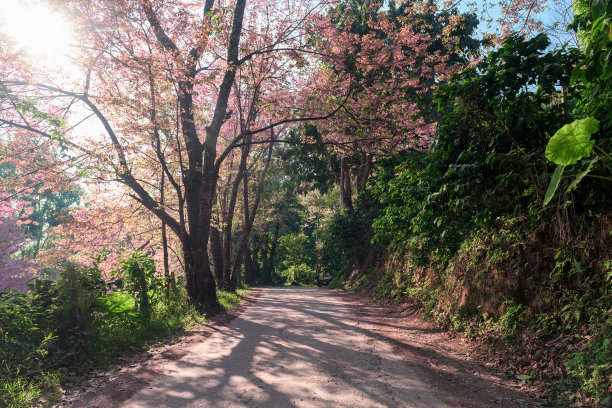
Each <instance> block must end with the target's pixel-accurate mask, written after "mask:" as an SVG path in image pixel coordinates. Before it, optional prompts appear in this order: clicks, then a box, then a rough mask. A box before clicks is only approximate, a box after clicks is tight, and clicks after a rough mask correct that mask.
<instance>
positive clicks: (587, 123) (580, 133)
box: [546, 117, 599, 165]
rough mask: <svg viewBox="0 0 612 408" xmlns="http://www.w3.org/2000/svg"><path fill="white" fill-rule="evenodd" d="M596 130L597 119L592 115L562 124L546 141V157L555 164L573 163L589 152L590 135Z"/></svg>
mask: <svg viewBox="0 0 612 408" xmlns="http://www.w3.org/2000/svg"><path fill="white" fill-rule="evenodd" d="M598 130H599V121H598V120H597V119H595V118H593V117H588V118H586V119H578V120H575V121H574V122H572V123H570V124H567V125H565V126H563V127H562V128H561V129H559V130H558V131H557V133H555V134H554V136H553V137H551V138H550V140H549V141H548V145H546V158H547V159H548V160H550V161H552V162H554V163H556V164H562V165H568V164H575V163H576V162H577V161H578V160H580V159H582V158H583V157H586V156H588V155H590V154H591V151H592V150H593V144H594V142H593V141H592V140H591V135H592V134H593V133H595V132H597V131H598Z"/></svg>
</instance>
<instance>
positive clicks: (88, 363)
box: [0, 265, 248, 408]
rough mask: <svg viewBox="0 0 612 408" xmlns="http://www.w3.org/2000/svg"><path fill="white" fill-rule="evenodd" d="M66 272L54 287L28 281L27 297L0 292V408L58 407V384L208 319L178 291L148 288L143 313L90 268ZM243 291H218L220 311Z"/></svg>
mask: <svg viewBox="0 0 612 408" xmlns="http://www.w3.org/2000/svg"><path fill="white" fill-rule="evenodd" d="M71 268H72V273H64V275H63V276H62V278H61V279H59V280H58V281H55V282H52V281H34V282H33V283H32V284H31V285H30V291H29V293H23V292H14V291H11V292H9V291H5V292H0V318H1V319H0V322H1V324H0V406H2V407H7V408H21V407H29V406H32V405H36V404H51V403H53V402H56V401H57V400H58V399H59V398H60V397H61V393H60V389H61V386H62V384H64V383H66V382H70V381H73V379H74V378H75V377H80V376H84V375H87V373H88V372H91V371H92V370H94V369H100V368H104V367H108V366H109V365H110V364H111V363H113V362H114V361H116V359H117V357H118V356H120V355H125V354H132V353H135V352H137V351H139V350H143V349H145V348H146V347H148V346H150V345H152V344H153V343H155V342H157V341H159V340H161V339H163V338H167V337H170V336H173V335H175V334H177V333H178V332H180V331H181V330H183V329H185V328H187V327H190V326H193V325H198V324H202V323H204V322H206V320H207V318H208V317H210V316H207V315H204V314H201V313H199V312H198V311H197V310H196V308H195V307H193V306H192V305H191V304H190V303H189V302H188V301H187V295H186V293H185V290H184V289H177V290H176V291H173V290H167V289H166V288H165V287H164V286H154V285H151V286H149V287H148V288H147V289H148V290H147V292H148V296H149V299H148V306H147V308H148V309H147V310H146V312H145V311H143V309H142V302H139V298H140V296H141V295H140V293H139V292H138V291H136V292H132V293H130V292H128V291H125V290H121V289H120V288H119V287H118V286H117V282H116V280H114V281H105V280H103V279H102V275H101V273H100V271H99V270H97V269H96V268H95V267H94V268H88V267H78V268H77V267H74V265H73V266H72V267H71ZM179 287H182V285H179ZM247 292H248V289H246V288H243V289H238V290H237V292H236V293H228V292H222V291H217V297H218V301H219V304H220V307H221V308H220V309H221V310H224V309H227V308H230V307H232V306H235V305H236V304H238V303H239V302H240V301H241V299H242V298H244V296H245V295H246V293H247Z"/></svg>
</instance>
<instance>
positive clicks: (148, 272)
mask: <svg viewBox="0 0 612 408" xmlns="http://www.w3.org/2000/svg"><path fill="white" fill-rule="evenodd" d="M113 275H114V276H118V279H117V280H116V281H115V284H116V285H117V286H118V287H119V288H121V289H122V290H124V291H126V292H127V293H129V294H130V295H132V296H134V297H135V298H136V299H137V301H138V308H139V310H140V313H142V314H143V316H145V317H147V316H148V315H149V314H150V308H151V304H152V303H153V304H155V303H157V302H159V301H160V300H161V299H162V296H163V288H164V285H163V282H162V280H161V279H160V278H159V277H157V268H156V265H155V261H154V260H153V259H152V258H149V257H147V256H145V255H144V254H142V253H141V252H134V253H133V254H131V255H130V256H129V257H128V258H125V259H122V260H120V261H119V269H118V270H116V271H114V272H113Z"/></svg>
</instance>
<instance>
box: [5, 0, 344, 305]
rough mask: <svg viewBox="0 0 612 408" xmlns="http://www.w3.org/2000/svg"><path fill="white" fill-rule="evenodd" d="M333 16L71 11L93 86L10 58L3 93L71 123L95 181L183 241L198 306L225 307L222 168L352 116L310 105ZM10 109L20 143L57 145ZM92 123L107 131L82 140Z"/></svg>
mask: <svg viewBox="0 0 612 408" xmlns="http://www.w3.org/2000/svg"><path fill="white" fill-rule="evenodd" d="M331 3H333V2H332V1H322V0H316V1H315V0H306V1H303V0H300V1H298V0H291V1H287V2H274V3H270V2H263V1H252V2H247V1H246V0H235V1H228V2H214V1H212V0H206V1H204V2H192V1H187V0H171V1H160V0H138V1H136V0H135V1H124V2H116V1H100V2H90V1H82V0H70V1H66V2H63V3H62V4H61V7H63V9H64V11H65V12H66V13H67V14H68V15H70V16H71V18H72V20H73V21H74V24H75V26H76V27H77V30H78V32H79V36H80V38H79V40H78V42H79V44H80V45H81V48H80V53H79V55H78V56H77V57H76V60H77V62H78V69H79V72H80V75H77V76H76V77H75V76H74V75H73V76H70V77H69V76H64V77H57V76H51V75H47V74H46V73H45V72H40V71H37V70H36V67H35V66H34V67H33V66H31V65H30V66H28V67H27V69H23V68H24V67H23V66H22V65H20V64H18V63H16V62H15V60H14V59H11V58H2V60H1V63H2V65H3V66H2V69H1V70H0V72H1V74H0V81H2V84H3V86H4V87H6V88H7V89H8V90H9V91H10V92H11V93H12V94H19V95H22V96H28V98H30V100H36V102H37V106H38V108H39V109H40V110H41V111H44V112H45V114H48V115H50V116H52V117H61V118H64V123H65V124H66V126H63V127H62V128H61V129H60V132H61V136H62V140H63V141H64V143H65V145H66V146H67V148H68V149H69V151H70V152H71V154H72V155H74V156H76V157H79V158H80V160H79V165H80V166H81V167H82V168H84V169H87V173H88V174H87V175H88V177H90V178H92V179H95V180H97V181H98V182H100V183H106V182H109V183H115V184H118V185H121V186H122V188H123V189H125V190H124V191H125V192H126V195H127V196H129V198H130V199H132V200H134V201H135V202H136V203H138V204H139V205H140V206H141V207H142V208H143V209H146V210H147V211H148V212H150V213H151V214H153V215H154V216H155V217H157V219H158V220H159V221H160V222H161V223H162V225H163V226H165V227H166V228H167V229H168V230H169V231H171V232H172V233H173V234H174V235H175V236H176V238H177V239H178V241H179V242H180V253H181V254H182V255H181V256H182V263H183V266H184V269H185V276H186V283H187V291H188V294H189V296H190V298H191V299H192V300H193V301H194V302H195V303H197V304H200V305H203V306H210V307H215V306H216V305H217V301H216V293H215V280H214V277H213V275H212V273H211V269H210V262H209V255H208V242H209V235H210V226H211V219H212V209H213V202H214V199H215V192H216V186H217V181H218V177H219V172H220V171H221V166H222V164H223V162H224V160H225V159H226V158H227V156H228V155H229V154H230V152H231V151H232V150H234V149H236V148H242V147H243V146H244V145H248V144H251V143H255V142H257V143H262V144H270V142H271V141H272V142H273V141H274V137H273V136H272V135H273V134H275V132H274V129H277V128H278V127H279V126H281V125H287V124H289V123H292V122H296V121H304V120H308V119H319V118H322V117H327V116H329V115H330V113H332V112H333V111H334V110H335V109H337V108H338V106H336V107H331V108H330V109H329V110H327V109H324V110H321V109H317V111H316V112H313V110H312V109H304V108H303V107H301V106H298V105H297V96H296V95H298V94H299V93H300V92H301V89H302V88H303V86H304V79H305V78H308V77H309V75H302V72H305V71H306V70H307V68H308V64H309V63H312V58H310V57H309V56H310V55H314V53H315V52H316V44H314V43H312V42H311V41H310V39H309V37H308V36H307V35H306V32H307V29H308V28H309V27H310V26H311V25H312V21H313V20H314V19H321V18H322V16H323V15H324V13H325V11H326V9H327V7H328V6H329V5H330V4H331ZM8 54H10V50H8V51H6V50H5V51H4V55H8ZM1 103H2V107H1V108H0V124H1V125H2V126H3V128H4V129H5V130H6V131H7V132H17V131H18V130H27V131H29V132H32V133H36V134H38V135H40V136H41V137H43V138H47V139H48V140H57V138H56V137H55V135H54V133H53V132H52V130H53V129H54V123H49V122H48V121H44V120H42V119H40V118H38V119H37V118H36V117H35V115H33V114H31V113H30V114H27V113H26V114H25V115H24V114H23V113H22V112H19V111H18V110H15V109H14V107H13V109H11V104H10V101H9V100H8V99H7V98H3V101H2V102H1ZM337 105H339V104H337ZM330 106H333V104H330ZM251 107H252V108H251ZM89 116H91V118H93V119H95V120H96V121H97V124H98V125H97V130H96V131H87V132H80V131H79V130H80V129H81V128H79V127H78V126H77V127H74V124H78V123H80V121H81V120H82V119H84V118H85V117H89ZM162 175H163V179H164V180H165V181H164V187H163V188H161V181H160V180H161V179H162V177H161V176H162ZM115 188H116V187H115ZM162 192H163V196H164V199H163V200H162V199H161V197H162ZM77 238H78V237H77ZM84 245H86V241H85V243H84Z"/></svg>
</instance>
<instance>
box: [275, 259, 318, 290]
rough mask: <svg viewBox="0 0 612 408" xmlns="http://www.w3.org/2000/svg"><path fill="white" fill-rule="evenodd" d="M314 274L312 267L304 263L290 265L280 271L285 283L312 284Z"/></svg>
mask: <svg viewBox="0 0 612 408" xmlns="http://www.w3.org/2000/svg"><path fill="white" fill-rule="evenodd" d="M315 275H316V272H315V271H314V269H312V268H311V267H309V266H308V265H306V264H304V263H302V264H299V265H291V266H290V267H288V268H287V269H284V270H283V271H281V276H282V277H283V278H285V284H286V285H312V284H313V283H314V281H315Z"/></svg>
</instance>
